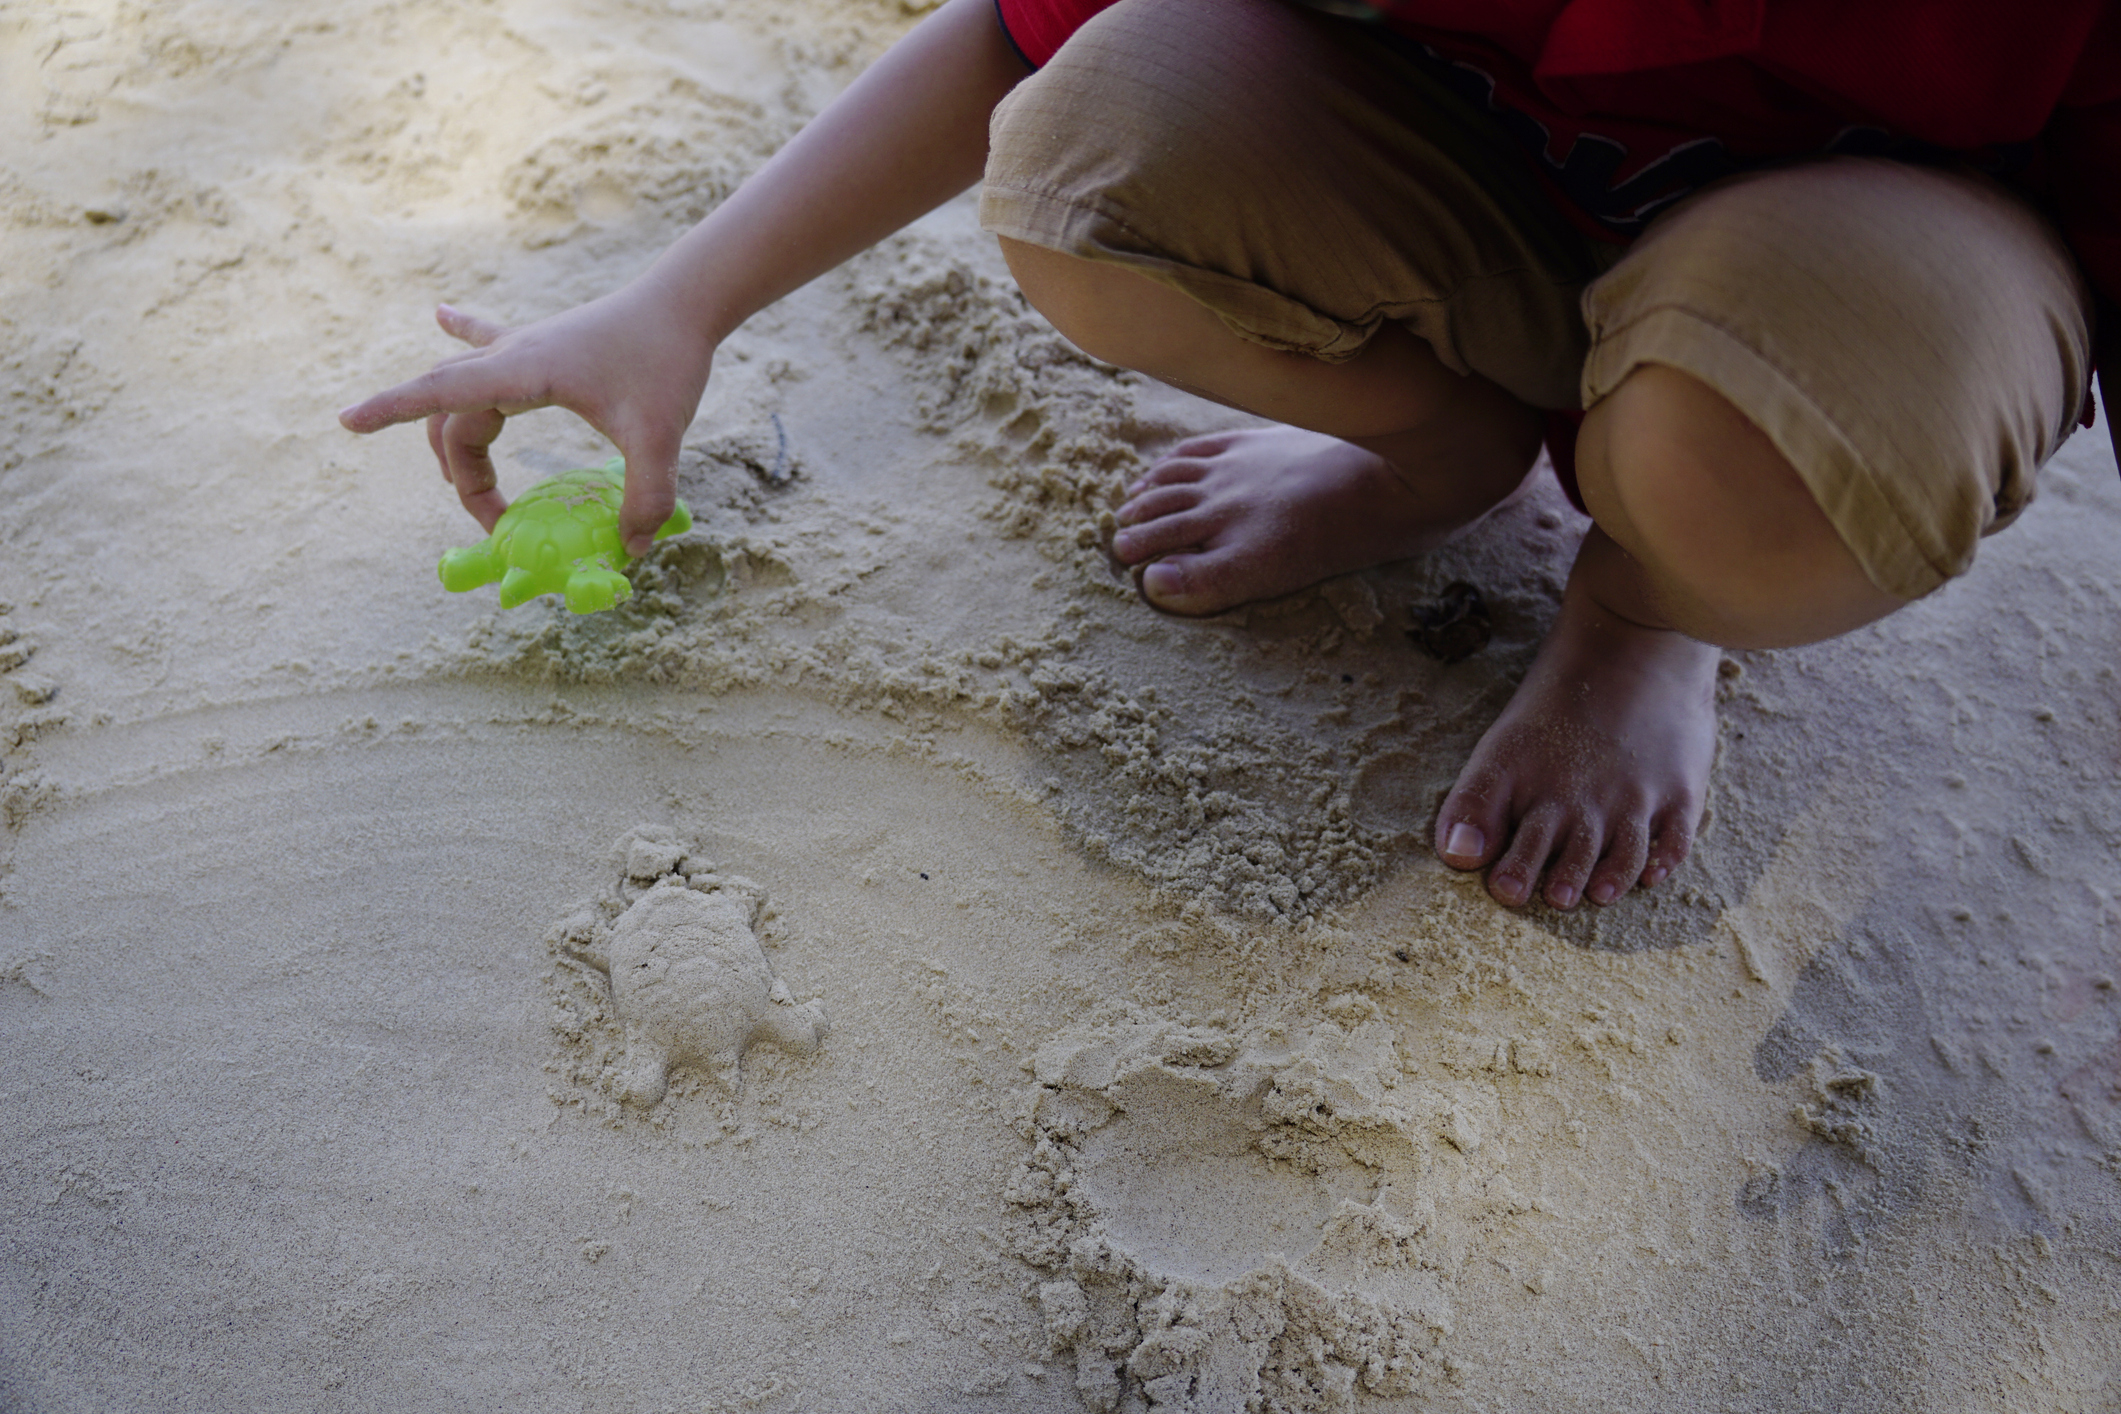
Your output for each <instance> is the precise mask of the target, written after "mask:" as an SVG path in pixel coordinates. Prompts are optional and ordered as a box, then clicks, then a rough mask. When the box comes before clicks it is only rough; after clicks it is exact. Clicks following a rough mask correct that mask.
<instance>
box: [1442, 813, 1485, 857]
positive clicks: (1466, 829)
mask: <svg viewBox="0 0 2121 1414" xmlns="http://www.w3.org/2000/svg"><path fill="white" fill-rule="evenodd" d="M1487 846H1488V837H1487V836H1486V835H1484V834H1482V833H1481V832H1480V830H1479V828H1478V827H1476V826H1473V825H1468V824H1467V823H1466V822H1465V821H1463V820H1460V821H1459V822H1458V823H1457V824H1455V825H1453V826H1451V832H1450V834H1448V835H1446V836H1444V842H1443V852H1444V853H1445V854H1448V855H1450V856H1451V857H1452V858H1453V859H1478V858H1480V852H1481V851H1482V850H1484V849H1486V848H1487Z"/></svg>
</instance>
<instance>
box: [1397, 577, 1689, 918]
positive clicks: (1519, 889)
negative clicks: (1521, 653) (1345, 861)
mask: <svg viewBox="0 0 2121 1414" xmlns="http://www.w3.org/2000/svg"><path fill="white" fill-rule="evenodd" d="M1720 656H1721V655H1720V654H1719V653H1718V651H1717V650H1716V649H1714V648H1712V647H1709V646H1708V645H1707V644H1703V643H1697V642H1696V641H1694V640H1693V639H1691V638H1687V637H1684V636H1682V635H1681V634H1678V633H1676V632H1673V631H1671V630H1669V629H1649V628H1644V627H1642V626H1640V625H1638V624H1634V623H1630V622H1628V621H1627V620H1625V619H1621V618H1619V617H1617V616H1615V615H1613V614H1610V613H1608V612H1607V611H1605V610H1604V609H1602V608H1601V607H1599V605H1598V604H1597V603H1596V602H1594V601H1593V600H1592V599H1591V597H1590V596H1589V594H1587V593H1585V592H1584V591H1583V590H1582V588H1581V586H1580V584H1578V583H1577V582H1575V581H1573V580H1572V582H1571V584H1570V588H1569V593H1568V594H1567V595H1566V596H1565V597H1564V599H1563V601H1562V609H1561V616H1560V617H1559V618H1558V619H1557V620H1556V621H1555V624H1554V628H1553V631H1552V632H1551V633H1549V634H1548V635H1547V640H1546V642H1545V643H1544V644H1542V645H1541V646H1540V649H1539V656H1538V657H1537V658H1536V659H1534V660H1533V663H1532V670H1531V672H1529V673H1528V674H1526V675H1525V680H1524V682H1523V683H1521V684H1520V685H1519V686H1518V689H1517V693H1516V695H1515V696H1514V697H1512V698H1511V699H1510V704H1509V706H1507V707H1505V708H1504V709H1503V712H1502V716H1500V717H1499V718H1497V719H1496V721H1495V724H1494V725H1493V726H1491V727H1489V728H1488V731H1487V735H1485V736H1483V737H1482V738H1481V739H1480V744H1479V745H1478V746H1476V747H1475V748H1474V749H1473V758H1472V760H1470V761H1468V762H1467V763H1466V767H1465V770H1463V771H1462V772H1460V773H1459V777H1458V784H1457V785H1456V786H1454V787H1453V788H1452V790H1451V794H1450V795H1449V797H1448V798H1446V799H1445V801H1444V804H1443V810H1442V811H1441V812H1440V813H1439V814H1438V816H1437V820H1436V852H1437V853H1438V854H1439V855H1441V856H1442V857H1443V860H1444V862H1445V863H1446V864H1449V865H1450V866H1451V867H1453V868H1454V869H1479V868H1481V867H1483V866H1485V865H1487V864H1488V863H1489V862H1490V861H1494V868H1493V869H1491V870H1490V871H1489V873H1488V892H1489V893H1490V894H1492V895H1494V896H1495V898H1496V900H1497V901H1498V902H1501V903H1505V904H1508V905H1510V906H1511V907H1516V906H1517V905H1519V904H1522V903H1525V902H1526V901H1528V900H1529V899H1530V898H1531V897H1532V891H1533V889H1534V888H1535V887H1536V886H1537V884H1538V882H1539V876H1540V874H1541V872H1542V871H1545V873H1546V888H1545V891H1544V893H1545V897H1546V901H1547V902H1548V903H1550V904H1552V905H1553V906H1554V907H1556V908H1571V907H1574V906H1575V904H1576V902H1577V900H1578V899H1580V898H1586V897H1588V898H1589V899H1590V900H1591V901H1592V902H1593V903H1601V904H1602V903H1611V902H1612V901H1613V900H1614V899H1617V898H1619V897H1620V896H1621V895H1623V894H1625V893H1626V892H1627V891H1628V890H1629V889H1631V888H1633V887H1634V886H1635V884H1636V883H1637V882H1638V881H1640V882H1641V883H1642V885H1643V886H1644V887H1646V888H1647V887H1650V886H1652V885H1655V884H1658V883H1660V882H1662V881H1663V880H1664V878H1665V877H1666V876H1667V875H1669V874H1670V873H1671V872H1672V871H1673V870H1674V869H1676V868H1678V867H1679V864H1680V862H1681V861H1682V860H1684V859H1685V858H1686V856H1687V851H1688V850H1689V849H1690V848H1692V846H1693V842H1694V828H1695V826H1696V825H1698V824H1699V823H1700V821H1701V806H1702V798H1703V793H1704V791H1705V790H1706V788H1707V785H1708V777H1709V767H1710V764H1711V762H1712V761H1713V759H1714V757H1715V754H1716V708H1715V697H1714V692H1715V682H1716V664H1717V662H1718V660H1719V658H1720ZM1549 861H1551V862H1552V867H1551V868H1549V867H1548V866H1549Z"/></svg>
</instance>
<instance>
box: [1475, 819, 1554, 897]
mask: <svg viewBox="0 0 2121 1414" xmlns="http://www.w3.org/2000/svg"><path fill="white" fill-rule="evenodd" d="M1559 825H1560V822H1559V821H1557V820H1556V819H1555V818H1554V817H1553V816H1551V815H1548V814H1544V813H1540V814H1534V815H1529V816H1527V817H1526V818H1525V819H1523V820H1521V821H1519V822H1518V825H1517V833H1516V834H1515V835H1514V836H1512V837H1511V839H1510V844H1509V848H1508V849H1506V850H1504V851H1503V855H1502V858H1501V859H1499V860H1497V861H1496V863H1495V867H1494V868H1493V869H1490V870H1489V871H1488V892H1489V893H1490V894H1491V895H1493V896H1494V898H1495V901H1496V902H1498V903H1502V904H1507V905H1508V906H1509V907H1511V908H1518V907H1521V906H1522V905H1524V904H1525V903H1527V902H1529V901H1530V900H1531V897H1532V886H1533V884H1535V883H1536V882H1537V881H1538V879H1539V875H1540V872H1541V871H1542V870H1544V869H1545V868H1546V865H1547V859H1548V858H1549V857H1550V856H1551V855H1552V854H1553V852H1554V844H1555V841H1556V840H1557V839H1558V838H1559V836H1560V833H1561V831H1560V828H1559Z"/></svg>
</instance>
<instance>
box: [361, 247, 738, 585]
mask: <svg viewBox="0 0 2121 1414" xmlns="http://www.w3.org/2000/svg"><path fill="white" fill-rule="evenodd" d="M671 304H672V302H671V301H670V300H668V299H660V298H658V296H657V291H656V288H655V286H654V284H653V282H652V281H644V282H640V283H639V284H637V285H630V286H628V287H627V288H625V289H623V290H619V291H617V292H616V293H613V294H609V295H606V296H604V297H603V298H602V299H598V300H593V301H591V302H590V303H588V304H585V305H582V306H580V307H579V308H576V309H570V310H568V311H567V312H566V313H564V314H556V315H554V316H553V317H552V318H550V319H542V320H539V321H538V322H537V323H535V324H528V325H525V326H524V327H522V328H520V329H506V328H503V327H502V326H500V325H498V324H491V323H488V322H487V321H486V320H483V319H478V318H475V317H473V316H472V315H469V314H465V313H462V312H461V311H459V310H455V309H451V308H450V307H449V306H448V305H446V304H445V305H443V306H441V307H440V308H439V309H437V310H436V311H435V318H436V320H437V321H438V322H439V323H440V324H441V326H442V327H443V328H444V329H445V330H447V331H448V332H449V333H451V334H453V335H455V336H456V337H457V338H459V339H462V340H463V341H464V342H465V343H467V344H471V345H472V346H473V347H472V348H470V349H468V350H466V351H465V352H463V353H460V354H455V355H453V356H451V357H449V358H446V359H443V360H442V361H441V362H440V363H438V364H436V365H435V366H434V367H433V368H432V369H430V370H429V371H428V372H426V373H423V374H421V375H420V376H419V377H418V378H415V379H413V380H412V381H411V382H408V383H400V384H399V385H398V386H397V387H395V388H391V389H389V390H387V391H385V392H381V393H378V394H376V395H375V396H374V397H372V398H370V399H368V400H367V401H366V402H362V403H357V404H355V405H354V406H353V407H350V408H348V409H346V410H345V411H344V412H342V413H340V414H339V421H340V423H341V424H343V425H344V426H345V427H346V428H347V430H349V431H352V432H375V431H379V430H381V429H382V428H385V427H390V426H392V425H394V424H396V423H400V422H411V421H412V420H413V419H415V418H426V419H427V441H428V443H429V445H431V446H432V447H433V448H434V452H435V459H436V460H437V461H438V462H440V463H441V467H442V479H443V480H445V481H447V482H449V483H450V484H451V485H453V486H454V487H456V491H457V499H458V500H460V501H462V502H463V503H464V509H465V510H467V511H470V512H471V513H472V515H473V516H474V517H476V518H477V519H478V522H479V524H480V525H482V526H484V527H485V528H486V529H487V530H488V531H491V530H492V529H493V524H494V522H495V521H496V520H498V519H499V518H500V515H501V512H502V511H504V510H506V509H507V506H508V503H507V501H506V500H504V499H503V498H502V496H501V493H500V492H499V491H498V490H496V489H495V484H494V470H493V457H492V456H491V454H490V453H489V451H488V449H489V448H490V447H491V446H492V445H493V442H494V439H495V438H497V437H499V436H500V435H501V425H502V422H503V421H504V420H505V419H506V418H508V417H510V416H513V415H514V414H516V413H519V412H528V411H530V410H531V409H532V408H540V407H563V408H566V409H567V410H568V411H570V412H573V413H575V414H576V415H578V416H580V417H581V418H582V419H583V420H584V421H586V422H588V423H589V425H590V426H592V427H594V428H596V429H597V431H599V432H601V433H603V434H604V435H605V436H606V437H608V438H610V439H611V440H612V442H613V443H614V444H616V445H617V447H618V449H619V451H620V452H621V453H622V454H624V456H625V458H626V505H625V509H623V510H622V511H621V512H620V513H619V534H620V536H621V537H622V538H623V539H624V541H625V544H626V551H627V553H628V554H631V555H635V556H639V555H644V554H646V553H647V552H648V550H649V547H650V546H651V545H653V544H654V541H655V532H656V530H657V528H658V527H660V526H661V525H662V523H663V522H664V521H665V520H666V519H668V517H669V515H670V512H671V508H672V507H673V506H674V505H675V504H676V503H677V461H678V447H679V444H680V442H681V440H682V439H683V437H684V435H685V429H686V427H687V426H689V425H690V424H691V422H692V417H693V414H694V413H695V412H697V411H698V409H699V405H700V395H701V394H702V393H704V392H705V391H706V389H707V374H708V371H709V369H710V368H711V367H712V365H713V362H714V343H713V341H712V340H711V339H709V338H708V337H706V336H705V335H704V334H703V333H702V332H701V331H700V330H699V329H697V328H696V327H693V326H692V325H690V324H688V323H687V322H686V321H685V320H684V319H683V318H681V317H679V316H678V315H677V314H676V312H675V311H674V310H673V309H672V308H671Z"/></svg>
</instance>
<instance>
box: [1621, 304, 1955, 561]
mask: <svg viewBox="0 0 2121 1414" xmlns="http://www.w3.org/2000/svg"><path fill="white" fill-rule="evenodd" d="M1646 363H1657V364H1664V365H1666V366H1668V367H1671V368H1676V369H1678V370H1679V371H1680V372H1682V373H1686V374H1688V375H1690V376H1692V377H1695V378H1698V379H1700V380H1701V381H1702V382H1703V383H1706V384H1707V385H1708V386H1709V387H1711V388H1713V389H1715V390H1716V392H1718V393H1720V394H1722V395H1723V396H1724V397H1725V398H1727V399H1729V400H1730V402H1731V403H1732V405H1733V406H1735V407H1736V408H1737V409H1738V410H1739V411H1740V412H1741V413H1743V414H1744V415H1745V417H1746V419H1747V420H1748V421H1750V422H1751V423H1752V424H1753V425H1754V426H1756V427H1758V428H1759V429H1760V430H1761V431H1762V432H1764V433H1766V434H1767V436H1768V439H1769V440H1770V441H1772V442H1773V443H1774V444H1775V448H1776V450H1777V451H1779V452H1781V453H1782V455H1783V456H1784V457H1785V458H1787V459H1788V461H1789V463H1790V465H1791V466H1793V467H1795V468H1796V470H1797V474H1798V475H1799V476H1800V477H1802V478H1803V479H1804V483H1805V485H1806V487H1807V488H1809V489H1810V491H1811V493H1812V498H1813V500H1814V501H1816V502H1817V503H1818V505H1819V508H1820V509H1821V510H1822V511H1824V512H1825V513H1826V517H1827V520H1828V521H1829V522H1830V523H1831V524H1832V525H1833V527H1834V530H1835V532H1836V533H1837V534H1838V535H1840V537H1841V540H1842V543H1843V544H1845V545H1847V546H1848V547H1849V550H1850V552H1851V553H1853V554H1854V555H1855V556H1856V560H1857V562H1858V563H1859V564H1860V565H1862V567H1863V571H1864V573H1865V574H1866V575H1867V576H1869V578H1870V580H1871V582H1872V583H1873V584H1875V585H1877V586H1878V588H1880V589H1882V590H1884V591H1885V592H1886V593H1888V594H1891V595H1895V596H1897V597H1899V598H1902V599H1909V600H1913V599H1919V598H1921V597H1922V596H1923V595H1925V594H1928V593H1929V592H1930V591H1932V590H1934V589H1936V588H1937V587H1938V586H1939V585H1941V584H1943V583H1944V582H1945V581H1946V580H1948V579H1951V578H1953V577H1955V576H1957V575H1960V574H1964V573H1965V572H1966V571H1967V569H1968V568H1970V567H1971V565H1972V563H1973V558H1974V546H1973V545H1968V546H1967V547H1965V549H1964V551H1963V552H1962V551H1958V550H1955V549H1954V548H1953V547H1952V546H1950V545H1949V544H1947V543H1945V542H1944V541H1943V540H1941V539H1940V538H1938V537H1937V536H1936V535H1935V534H1934V532H1932V531H1929V530H1928V529H1927V528H1925V527H1924V526H1922V525H1921V524H1919V523H1918V521H1917V520H1916V518H1915V517H1912V516H1910V515H1909V514H1907V512H1906V509H1905V508H1904V507H1903V506H1901V504H1900V503H1899V500H1898V498H1896V497H1895V496H1894V495H1893V494H1892V492H1891V490H1890V489H1889V487H1888V484H1887V481H1886V479H1885V478H1883V477H1881V476H1880V475H1878V473H1877V472H1876V471H1874V470H1873V468H1872V466H1871V464H1870V461H1869V459H1868V458H1866V457H1865V456H1864V455H1863V452H1862V450H1861V449H1860V448H1859V447H1858V445H1857V444H1856V441H1855V440H1854V439H1853V438H1852V437H1851V436H1850V435H1849V434H1848V432H1847V430H1846V429H1845V428H1843V427H1842V426H1840V425H1839V424H1838V423H1837V422H1836V421H1835V420H1834V419H1833V417H1832V416H1831V415H1830V414H1829V413H1828V412H1827V411H1826V409H1824V408H1822V407H1821V406H1820V405H1819V404H1818V402H1817V401H1816V400H1815V399H1813V398H1812V397H1811V396H1810V395H1809V394H1807V393H1806V392H1805V390H1804V389H1803V387H1802V386H1800V385H1799V384H1798V383H1797V382H1796V381H1795V380H1794V379H1793V378H1792V377H1791V376H1790V375H1789V373H1787V372H1786V371H1785V370H1784V369H1782V368H1780V367H1778V366H1777V365H1776V364H1775V363H1774V361H1773V360H1771V359H1769V358H1768V357H1767V356H1766V355H1765V354H1763V353H1761V352H1760V351H1759V350H1757V349H1755V348H1753V347H1752V346H1751V345H1749V344H1747V343H1746V342H1745V341H1744V340H1743V339H1742V338H1740V337H1739V336H1738V335H1737V334H1735V333H1733V332H1732V331H1730V330H1728V329H1726V328H1724V327H1722V326H1721V325H1719V324H1717V323H1715V322H1714V321H1712V320H1710V319H1707V318H1704V317H1703V316H1702V315H1700V314H1698V313H1696V312H1695V311H1693V310H1690V309H1684V308H1680V307H1677V306H1670V305H1667V306H1664V307H1661V308H1656V309H1651V310H1649V311H1647V312H1645V313H1643V314H1641V315H1639V316H1638V317H1636V318H1635V319H1633V320H1631V321H1630V322H1629V323H1628V324H1626V325H1624V326H1622V327H1620V328H1619V329H1616V330H1613V331H1611V332H1605V331H1594V335H1593V342H1592V346H1591V353H1590V357H1589V358H1587V359H1586V360H1585V361H1584V366H1583V402H1584V406H1585V407H1586V408H1590V407H1592V406H1594V405H1596V403H1597V402H1598V401H1599V400H1600V399H1602V398H1604V397H1605V396H1606V395H1607V394H1609V393H1611V392H1612V391H1613V390H1614V389H1615V388H1617V387H1619V386H1620V383H1621V380H1622V379H1624V378H1626V377H1627V375H1628V374H1629V373H1631V372H1633V371H1634V370H1635V369H1636V368H1638V367H1640V366H1641V365H1643V364H1646Z"/></svg>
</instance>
